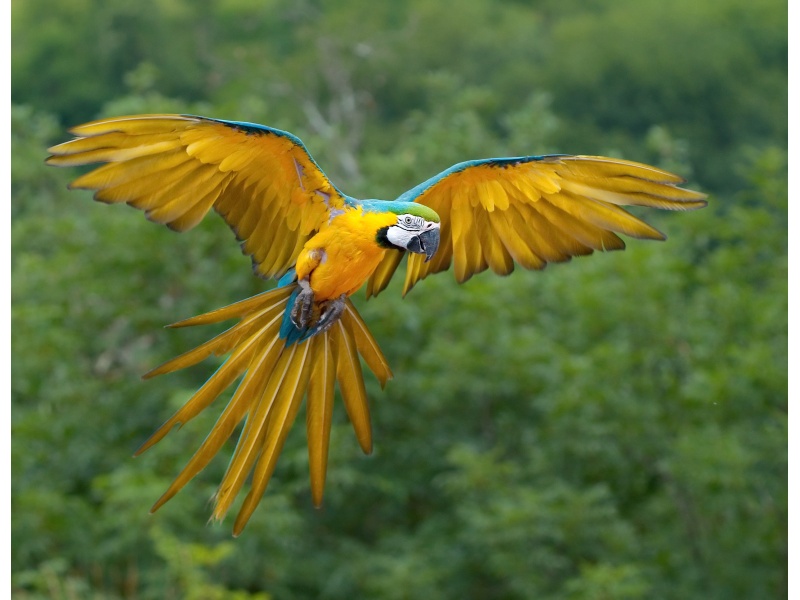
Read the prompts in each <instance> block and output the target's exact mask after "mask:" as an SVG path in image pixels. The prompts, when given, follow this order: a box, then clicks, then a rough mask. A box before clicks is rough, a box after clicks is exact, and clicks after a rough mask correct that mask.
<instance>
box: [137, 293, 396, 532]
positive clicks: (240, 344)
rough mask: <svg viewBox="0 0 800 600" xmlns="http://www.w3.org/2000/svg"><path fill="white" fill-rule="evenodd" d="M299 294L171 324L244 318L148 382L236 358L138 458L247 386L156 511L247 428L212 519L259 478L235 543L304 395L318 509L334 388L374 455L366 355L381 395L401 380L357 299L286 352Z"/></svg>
mask: <svg viewBox="0 0 800 600" xmlns="http://www.w3.org/2000/svg"><path fill="white" fill-rule="evenodd" d="M295 287H296V285H288V286H285V287H279V288H277V289H274V290H271V291H269V292H264V293H263V294H259V295H257V296H254V297H252V298H248V299H247V300H243V301H241V302H237V303H236V304H232V305H230V306H226V307H224V308H220V309H217V310H215V311H212V312H209V313H206V314H203V315H199V316H197V317H193V318H191V319H187V320H185V321H180V322H178V323H175V324H174V325H172V327H186V326H192V325H206V324H210V323H218V322H220V321H224V320H227V319H231V318H238V319H239V322H238V323H236V324H235V325H234V326H233V327H231V328H230V329H228V330H227V331H224V332H223V333H221V334H219V335H217V336H216V337H214V338H212V339H211V340H209V341H208V342H206V343H204V344H201V345H200V346H198V347H197V348H194V349H193V350H190V351H188V352H185V353H184V354H182V355H180V356H178V357H176V358H173V359H172V360H170V361H168V362H166V363H164V364H163V365H161V366H159V367H157V368H155V369H153V370H152V371H150V372H149V373H147V374H146V375H145V377H146V378H149V377H155V376H156V375H161V374H164V373H170V372H172V371H177V370H179V369H183V368H185V367H188V366H191V365H194V364H196V363H198V362H200V361H201V360H203V359H205V358H207V357H208V356H211V355H212V354H214V355H222V354H227V353H230V356H229V357H228V359H227V360H226V361H225V362H224V363H223V365H222V366H221V367H220V368H219V369H218V370H217V371H216V372H215V373H214V374H213V375H212V376H211V377H210V378H209V379H208V381H206V383H205V384H203V386H202V387H201V388H200V389H199V390H197V392H195V394H194V395H193V396H192V397H191V398H190V399H189V400H188V401H187V402H186V404H184V405H183V407H181V408H180V409H179V410H178V411H177V412H176V413H175V414H174V415H173V416H172V417H171V418H170V419H169V420H167V422H166V423H164V424H163V425H162V426H161V427H160V428H159V429H158V430H157V431H156V432H155V433H154V434H153V435H152V436H151V437H150V439H148V440H147V441H146V442H145V443H144V444H143V445H142V446H141V448H139V450H137V452H136V455H139V454H141V453H142V452H144V451H145V450H147V449H148V448H150V447H151V446H153V445H154V444H156V443H157V442H158V441H159V440H161V439H162V438H163V437H164V436H166V435H167V433H169V431H171V430H172V428H173V427H174V426H175V425H182V424H184V423H186V422H188V421H189V420H191V419H193V418H194V417H196V416H197V415H198V414H200V412H202V411H203V410H204V409H206V408H208V406H210V405H211V403H212V402H213V401H214V400H215V399H216V398H217V397H218V396H219V395H220V394H221V393H222V392H223V391H224V390H225V389H227V388H228V387H229V386H230V385H231V384H232V383H233V382H234V381H235V380H236V379H239V378H241V380H240V381H239V384H238V387H237V388H236V391H235V393H234V395H233V397H232V398H231V400H230V402H229V403H228V405H227V406H226V407H225V409H224V410H223V411H222V414H221V415H220V417H219V419H217V422H216V424H215V425H214V427H213V428H212V430H211V432H210V433H209V434H208V436H207V437H206V439H205V440H204V441H203V443H202V444H201V446H200V448H198V449H197V451H196V452H195V454H194V456H192V458H191V459H190V460H189V462H188V463H187V465H186V466H185V467H184V468H183V470H182V471H181V472H180V473H179V474H178V476H177V477H176V478H175V480H174V481H173V482H172V484H171V485H170V486H169V488H168V489H167V491H166V492H165V493H164V494H163V495H162V496H161V498H159V500H158V501H157V502H156V503H155V505H154V506H153V508H152V511H155V510H157V509H158V508H159V507H161V506H162V505H163V504H164V503H166V502H167V501H168V500H169V499H170V498H172V497H173V496H174V495H175V494H176V493H178V491H180V489H181V488H182V487H183V486H184V485H186V483H187V482H188V481H189V480H190V479H192V477H194V476H195V475H197V473H199V472H200V471H201V470H202V469H203V468H204V467H205V466H206V465H207V464H208V463H209V462H210V461H211V459H212V458H213V457H214V456H215V455H216V454H217V452H219V450H220V448H222V445H223V444H224V443H225V442H226V440H227V439H228V438H229V437H230V436H231V434H232V433H233V431H234V429H235V428H236V426H237V425H238V424H239V423H241V422H242V421H243V420H244V422H245V424H244V428H243V430H242V433H241V435H240V436H239V441H238V443H237V445H236V450H235V451H234V454H233V457H232V458H231V461H230V463H229V465H228V469H227V471H226V472H225V475H224V477H223V479H222V482H221V484H220V486H219V489H218V490H217V493H216V494H215V497H214V510H213V514H212V518H213V519H222V518H223V517H224V516H225V514H226V513H227V512H228V510H229V509H230V507H231V505H232V503H233V501H234V500H235V498H236V496H237V495H238V494H239V492H240V491H241V489H242V487H243V485H244V483H245V480H246V479H247V476H248V475H249V474H250V473H251V472H252V481H251V485H250V491H249V492H248V494H247V496H246V497H245V500H244V502H243V504H242V506H241V508H240V510H239V513H238V515H237V517H236V521H235V523H234V527H233V533H234V535H239V534H240V533H241V532H242V530H243V529H244V527H245V525H246V524H247V521H248V519H249V518H250V516H251V515H252V513H253V511H254V510H255V508H256V506H257V505H258V503H259V501H260V500H261V497H262V496H263V494H264V491H265V490H266V487H267V484H268V483H269V480H270V478H271V476H272V473H273V471H274V469H275V463H276V461H277V458H278V455H279V454H280V452H281V449H282V448H283V444H284V442H285V440H286V436H287V434H288V432H289V429H290V428H291V426H292V423H293V422H294V419H295V417H296V416H297V412H298V411H299V409H300V405H301V403H302V400H303V397H304V396H307V398H308V400H307V402H308V405H307V410H306V414H307V417H306V428H307V436H308V452H309V470H310V476H311V494H312V498H313V501H314V504H315V505H317V506H319V505H320V504H321V502H322V495H323V490H324V487H325V473H326V470H327V461H328V442H329V439H330V428H331V418H332V414H333V413H332V407H333V398H334V388H335V383H338V385H339V389H340V391H341V395H342V400H343V401H344V405H345V409H346V410H347V414H348V416H349V418H350V421H351V422H352V424H353V428H354V430H355V434H356V438H357V439H358V442H359V445H360V446H361V448H362V450H364V452H365V453H369V452H371V451H372V430H371V426H370V417H369V404H368V402H367V395H366V390H365V387H364V379H363V374H362V371H361V363H360V361H359V355H360V356H361V357H362V358H363V359H364V361H365V362H366V364H367V365H368V367H369V368H370V369H371V370H372V372H373V373H374V374H375V376H376V377H377V378H378V381H379V382H380V384H381V386H382V387H383V386H384V385H385V384H386V382H387V381H388V380H389V379H391V377H392V373H391V370H390V369H389V365H388V363H387V362H386V359H385V357H384V356H383V353H382V352H381V350H380V348H379V347H378V345H377V343H376V342H375V339H374V338H373V337H372V335H371V334H370V332H369V330H368V329H367V327H366V325H365V324H364V322H363V321H362V319H361V317H360V315H359V314H358V312H357V311H356V309H355V307H354V306H353V304H352V303H351V302H350V300H349V299H348V300H347V301H346V307H345V310H344V312H343V314H342V316H341V318H340V319H339V320H338V321H337V322H336V323H335V324H334V325H333V326H332V327H331V328H330V329H329V330H327V331H325V332H324V333H320V334H318V335H314V336H312V337H310V338H309V339H307V340H304V341H301V342H298V343H293V344H287V343H286V340H285V339H282V338H281V336H280V327H281V322H282V320H283V316H284V313H285V312H286V310H287V306H288V304H289V299H290V296H291V294H292V292H293V291H294V289H295Z"/></svg>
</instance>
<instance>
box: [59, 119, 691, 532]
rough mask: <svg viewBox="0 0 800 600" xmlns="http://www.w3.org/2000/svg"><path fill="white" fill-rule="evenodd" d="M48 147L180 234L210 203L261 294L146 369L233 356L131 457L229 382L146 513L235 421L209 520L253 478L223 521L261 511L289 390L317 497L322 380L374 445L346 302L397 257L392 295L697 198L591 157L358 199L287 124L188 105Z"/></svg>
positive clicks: (664, 178)
mask: <svg viewBox="0 0 800 600" xmlns="http://www.w3.org/2000/svg"><path fill="white" fill-rule="evenodd" d="M71 133H72V134H74V135H75V136H76V138H75V139H73V140H72V141H69V142H66V143H64V144H60V145H58V146H55V147H53V148H50V152H51V154H52V156H50V157H49V158H48V161H47V162H48V163H49V164H51V165H57V166H65V167H67V166H78V165H86V164H92V163H105V164H103V166H100V167H98V168H96V169H94V170H93V171H91V172H89V173H87V174H85V175H82V176H80V177H78V178H77V179H76V180H75V181H73V182H72V184H71V185H70V187H71V188H76V189H86V190H93V191H94V197H95V199H96V200H99V201H101V202H105V203H126V204H129V205H131V206H133V207H135V208H138V209H140V210H143V211H144V212H145V215H146V217H147V218H148V219H150V220H151V221H155V222H157V223H163V224H165V225H167V227H169V228H171V229H174V230H176V231H186V230H188V229H191V228H192V227H194V226H195V225H197V223H199V222H200V220H201V219H202V218H203V217H204V216H205V215H206V214H207V213H208V212H209V211H210V210H211V209H214V210H215V211H216V212H218V213H219V214H220V215H221V216H222V218H223V219H224V220H225V221H226V222H227V223H228V225H229V226H230V227H231V228H232V229H233V231H234V233H235V234H236V238H237V239H238V240H239V241H240V242H241V245H242V251H243V252H244V253H245V254H247V255H249V256H250V257H251V258H252V261H253V268H254V270H255V272H256V274H257V275H259V276H261V277H264V278H275V279H278V280H279V281H278V286H277V287H276V288H275V289H272V290H270V291H267V292H264V293H262V294H259V295H257V296H254V297H252V298H249V299H247V300H243V301H241V302H237V303H236V304H232V305H230V306H227V307H224V308H220V309H218V310H215V311H212V312H210V313H207V314H204V315H200V316H197V317H194V318H191V319H187V320H185V321H181V322H178V323H175V324H174V325H172V327H185V326H189V325H204V324H208V323H217V322H220V321H224V320H227V319H234V318H237V319H239V321H238V323H236V324H235V325H233V326H232V327H231V328H230V329H228V330H227V331H225V332H223V333H221V334H219V335H218V336H216V337H215V338H213V339H211V340H210V341H208V342H206V343H204V344H202V345H200V346H198V347H197V348H195V349H193V350H190V351H188V352H186V353H185V354H182V355H181V356H178V357H177V358H174V359H172V360H170V361H168V362H167V363H165V364H163V365H161V366H160V367H158V368H156V369H154V370H153V371H150V372H149V373H147V374H146V375H145V377H154V376H156V375H161V374H163V373H169V372H172V371H175V370H178V369H183V368H185V367H188V366H190V365H194V364H196V363H198V362H200V361H201V360H203V359H205V358H206V357H208V356H210V355H212V354H215V355H223V354H229V355H230V356H229V357H228V358H227V360H226V361H225V362H224V363H223V364H222V366H221V367H220V368H219V369H218V370H217V371H216V372H215V373H214V374H213V375H212V376H211V378H210V379H209V380H208V381H207V382H206V383H205V384H204V385H203V386H202V387H201V388H200V389H199V390H198V391H197V392H196V393H195V394H194V395H193V396H192V397H191V398H190V399H189V400H188V402H186V404H185V405H184V406H183V407H182V408H181V409H180V410H178V411H177V412H176V413H175V414H174V415H173V416H172V417H171V418H170V419H169V420H168V421H167V422H166V423H164V424H163V425H162V426H161V428H160V429H158V430H157V431H156V432H155V433H154V434H153V436H152V437H151V438H150V439H149V440H148V441H146V442H145V443H144V445H143V446H142V447H141V448H140V449H139V450H138V452H137V454H138V453H141V452H144V451H145V450H147V449H148V448H150V447H151V446H152V445H154V444H155V443H156V442H158V441H159V440H161V439H162V438H163V437H164V436H165V435H166V434H167V433H168V432H169V431H170V430H172V428H173V426H175V425H177V424H183V423H186V422H187V421H189V420H190V419H192V418H194V417H195V416H197V415H198V414H199V413H200V412H201V411H203V410H204V409H206V408H207V407H208V406H209V405H210V404H211V403H212V402H213V401H214V400H215V399H216V398H217V396H219V394H220V393H222V392H223V391H224V390H225V389H226V388H228V387H229V386H230V385H231V384H232V383H233V382H234V381H236V380H237V379H241V380H240V382H239V384H238V387H237V388H236V391H235V393H234V394H233V397H232V398H231V400H230V402H229V403H228V405H227V406H226V407H225V409H224V410H223V411H222V414H221V415H220V416H219V419H218V420H217V422H216V424H215V425H214V428H213V429H212V430H211V432H210V433H209V435H208V437H207V438H206V439H205V441H204V442H203V444H202V445H201V446H200V448H199V449H198V450H197V451H196V452H195V454H194V456H192V458H191V459H190V460H189V462H188V464H187V465H186V467H185V468H184V469H183V471H181V473H180V474H179V475H178V477H177V478H176V479H175V481H174V482H173V483H172V485H171V486H170V487H169V489H168V490H167V491H166V492H165V493H164V495H163V496H162V497H161V498H160V499H159V500H158V501H157V502H156V503H155V505H154V506H153V509H152V510H153V511H155V510H156V509H158V508H159V507H160V506H161V505H163V504H164V503H165V502H167V501H168V500H169V499H170V498H172V497H173V496H174V495H175V494H176V493H177V492H178V491H179V490H180V489H181V488H182V487H183V486H184V485H185V484H186V483H187V482H188V481H189V480H190V479H191V478H192V477H194V476H195V475H196V474H197V473H198V472H199V471H200V470H201V469H203V468H204V467H205V466H206V465H207V464H208V463H209V461H210V460H211V458H212V457H213V456H214V455H215V454H216V453H217V452H218V451H219V450H220V448H221V447H222V445H223V444H224V443H225V441H226V440H227V439H228V438H229V437H230V436H231V434H232V433H233V431H234V429H235V428H236V426H237V425H238V424H239V423H241V422H242V421H244V426H243V429H242V432H241V435H240V436H239V441H238V444H237V446H236V449H235V451H234V454H233V457H232V459H231V461H230V464H229V465H228V469H227V471H226V473H225V475H224V477H223V480H222V482H221V484H220V486H219V489H218V491H217V493H216V495H215V498H214V509H213V517H214V518H216V519H222V518H223V517H224V515H225V514H226V512H227V511H228V510H229V508H230V507H231V504H232V502H233V501H234V499H235V498H236V496H237V494H238V493H239V491H240V490H241V489H242V487H243V485H244V483H245V479H246V478H247V476H248V475H249V474H250V473H251V472H252V481H251V486H250V490H249V492H248V493H247V496H246V497H245V499H244V502H243V504H242V506H241V508H240V510H239V512H238V515H237V517H236V521H235V523H234V526H233V529H234V534H235V535H238V534H239V533H240V532H241V531H242V529H243V528H244V526H245V524H246V523H247V520H248V519H249V517H250V516H251V514H252V513H253V511H254V509H255V508H256V506H257V505H258V503H259V501H260V499H261V497H262V495H263V494H264V491H265V489H266V487H267V484H268V482H269V480H270V477H271V475H272V473H273V470H274V468H275V463H276V460H277V457H278V454H279V453H280V451H281V448H282V446H283V443H284V440H285V439H286V435H287V433H288V431H289V429H290V427H291V425H292V422H293V421H294V419H295V416H296V415H297V412H298V409H299V407H300V404H301V402H302V400H303V397H304V396H305V397H306V402H307V408H306V410H307V418H306V427H307V435H308V451H309V469H310V477H311V494H312V498H313V501H314V503H315V504H316V505H317V506H319V505H320V503H321V502H322V494H323V488H324V485H325V473H326V469H327V458H328V442H329V437H330V429H331V415H332V405H333V399H334V387H335V385H336V384H337V383H338V386H339V390H340V392H341V396H342V400H343V402H344V405H345V409H346V411H347V414H348V416H349V418H350V421H351V422H352V424H353V428H354V430H355V434H356V437H357V438H358V442H359V444H360V446H361V448H362V449H363V450H364V452H366V453H369V452H370V451H371V449H372V434H371V429H370V416H369V406H368V402H367V396H366V392H365V388H364V380H363V376H362V372H361V364H360V361H359V355H360V356H361V357H362V358H363V359H364V361H365V363H366V364H367V365H368V367H369V368H370V369H371V370H372V372H373V373H374V374H375V376H376V377H377V379H378V381H379V382H380V383H381V386H384V385H385V384H386V382H387V381H388V380H389V379H390V378H391V377H392V373H391V371H390V369H389V365H388V364H387V362H386V359H385V358H384V356H383V354H382V353H381V350H380V348H379V347H378V344H377V343H376V342H375V340H374V338H373V337H372V335H371V334H370V332H369V330H368V329H367V326H366V325H365V324H364V322H363V321H362V319H361V317H360V316H359V314H358V312H357V311H356V309H355V307H354V306H353V304H352V302H351V300H350V296H351V295H353V294H354V293H355V292H356V291H357V290H358V289H360V288H361V287H362V286H363V285H364V284H365V283H366V293H367V296H368V297H370V296H376V295H378V293H380V292H381V291H382V290H383V289H384V288H385V287H386V286H387V284H388V283H389V280H390V279H391V278H392V276H393V274H394V272H395V271H396V269H397V267H398V265H399V264H400V261H401V260H402V258H403V256H405V255H406V254H408V257H409V258H408V264H407V267H406V275H405V284H404V286H403V294H405V293H407V292H408V291H409V290H410V289H411V288H412V287H413V286H414V285H415V284H416V283H417V282H418V281H419V280H421V279H424V278H425V277H427V276H428V275H430V274H433V273H438V272H440V271H444V270H447V269H448V268H449V267H450V265H451V263H452V265H453V270H454V272H455V276H456V279H457V280H458V281H459V282H464V281H466V280H467V279H469V278H470V277H471V276H472V275H474V274H475V273H480V272H481V271H484V270H486V269H491V270H492V271H494V272H495V273H498V274H500V275H507V274H508V273H510V272H511V271H512V270H513V269H514V264H515V263H517V264H519V265H521V266H522V267H524V268H526V269H542V268H544V267H545V265H546V264H547V263H550V262H562V261H566V260H569V259H570V258H571V257H572V256H579V255H585V254H591V253H592V252H593V251H594V250H620V249H622V248H624V247H625V244H624V242H623V241H622V240H621V239H620V238H619V236H618V235H617V234H624V235H626V236H630V237H634V238H643V239H653V240H663V239H664V235H663V234H662V233H660V232H659V231H657V230H656V229H654V228H653V227H651V226H650V225H647V224H646V223H644V222H643V221H641V220H639V219H638V218H636V217H634V216H632V215H631V214H630V213H628V212H626V211H625V210H623V209H622V208H621V207H622V206H629V205H635V206H648V207H654V208H660V209H667V210H692V209H696V208H700V207H702V206H705V204H706V202H705V200H704V198H705V196H704V194H701V193H698V192H695V191H691V190H687V189H684V188H681V187H679V184H681V183H682V182H683V180H682V179H681V178H679V177H678V176H676V175H673V174H671V173H667V172H665V171H662V170H660V169H656V168H654V167H651V166H647V165H643V164H638V163H634V162H629V161H624V160H617V159H612V158H604V157H598V156H571V155H547V156H519V157H514V158H489V159H482V160H471V161H467V162H462V163H459V164H457V165H454V166H452V167H450V168H449V169H447V170H445V171H443V172H442V173H439V174H438V175H436V176H434V177H432V178H431V179H428V180H427V181H425V182H423V183H421V184H419V185H418V186H416V187H414V188H413V189H411V190H409V191H407V192H405V193H404V194H402V195H401V196H400V197H399V198H398V199H397V200H394V201H382V200H357V199H355V198H352V197H350V196H348V195H346V194H344V193H343V192H341V191H340V190H339V189H338V188H337V187H335V186H334V185H333V184H332V183H331V182H330V181H329V180H328V178H327V177H326V176H325V174H324V173H323V172H322V170H321V169H320V168H319V166H318V165H317V163H316V162H315V161H314V159H313V158H312V157H311V156H310V154H309V153H308V151H307V150H306V148H305V146H304V145H303V143H302V142H301V141H300V140H299V139H298V138H297V137H296V136H294V135H292V134H291V133H288V132H285V131H280V130H278V129H273V128H271V127H266V126H263V125H257V124H254V123H246V122H239V121H223V120H219V119H210V118H205V117H198V116H190V115H136V116H129V117H120V118H114V119H105V120H100V121H94V122H92V123H87V124H85V125H81V126H79V127H75V128H73V129H72V130H71Z"/></svg>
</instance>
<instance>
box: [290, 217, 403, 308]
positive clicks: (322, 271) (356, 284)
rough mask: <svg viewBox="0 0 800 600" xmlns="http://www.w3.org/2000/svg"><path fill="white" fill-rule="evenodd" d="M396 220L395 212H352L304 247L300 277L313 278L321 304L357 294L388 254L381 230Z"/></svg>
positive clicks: (312, 284)
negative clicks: (378, 239) (381, 244)
mask: <svg viewBox="0 0 800 600" xmlns="http://www.w3.org/2000/svg"><path fill="white" fill-rule="evenodd" d="M396 220H397V217H396V216H395V215H394V214H391V213H388V214H387V213H369V212H362V211H361V210H360V209H350V210H347V211H345V212H344V213H343V214H341V215H338V216H337V217H334V218H333V219H332V220H331V222H330V223H329V224H328V226H327V227H326V228H325V229H323V230H322V231H320V232H319V233H318V234H317V235H315V236H314V237H312V238H311V239H310V240H308V242H307V243H306V245H305V246H304V247H303V250H302V251H301V253H300V256H299V257H298V259H297V266H296V270H297V277H298V278H299V279H305V278H306V277H308V278H309V283H310V285H311V289H312V290H314V296H315V298H316V299H317V300H318V301H323V300H329V299H332V298H338V297H339V296H341V295H342V294H346V295H348V296H350V295H351V294H354V293H355V292H357V291H358V289H359V288H360V287H361V286H362V285H363V284H364V282H365V281H366V280H367V279H368V278H369V276H370V275H372V272H373V271H374V270H375V269H376V268H377V266H378V265H379V264H380V262H381V260H383V256H384V254H385V253H386V250H385V249H384V248H381V247H380V246H379V245H378V241H377V233H378V230H379V229H381V228H382V227H386V226H389V225H392V224H394V223H395V222H396Z"/></svg>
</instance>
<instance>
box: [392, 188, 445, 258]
mask: <svg viewBox="0 0 800 600" xmlns="http://www.w3.org/2000/svg"><path fill="white" fill-rule="evenodd" d="M385 205H386V209H387V212H388V213H390V214H393V215H394V216H395V217H396V221H395V223H393V224H392V225H388V226H385V227H382V228H381V229H379V230H378V243H379V244H380V245H381V246H383V247H385V248H393V249H395V250H408V251H409V252H414V253H416V254H424V255H425V262H428V261H429V260H430V259H431V258H433V255H434V254H436V250H437V249H438V248H439V215H437V214H436V211H434V210H433V209H431V208H428V207H427V206H425V205H423V204H416V203H414V202H386V203H385Z"/></svg>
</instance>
